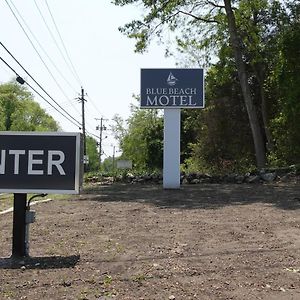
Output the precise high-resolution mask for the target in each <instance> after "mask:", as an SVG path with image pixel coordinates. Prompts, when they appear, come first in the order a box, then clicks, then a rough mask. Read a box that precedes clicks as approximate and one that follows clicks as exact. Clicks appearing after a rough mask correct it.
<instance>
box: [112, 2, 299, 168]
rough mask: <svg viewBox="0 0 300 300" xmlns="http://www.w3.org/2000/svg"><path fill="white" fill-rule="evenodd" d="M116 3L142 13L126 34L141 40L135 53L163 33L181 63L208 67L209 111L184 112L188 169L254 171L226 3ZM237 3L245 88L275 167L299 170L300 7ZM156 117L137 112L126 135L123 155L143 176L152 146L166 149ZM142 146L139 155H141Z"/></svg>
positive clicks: (184, 159) (183, 145)
mask: <svg viewBox="0 0 300 300" xmlns="http://www.w3.org/2000/svg"><path fill="white" fill-rule="evenodd" d="M114 3H115V4H116V5H120V6H124V5H127V4H137V3H138V4H139V5H141V6H142V7H143V8H144V12H145V13H144V16H143V17H141V18H140V20H134V21H133V22H131V23H129V24H126V25H125V26H123V27H122V28H121V31H122V32H123V33H125V34H126V35H127V36H128V37H130V38H133V39H135V40H136V42H137V43H136V49H135V50H136V51H138V52H143V51H145V49H146V48H147V46H148V45H149V43H150V42H151V40H152V39H153V38H158V39H159V40H161V41H162V40H163V39H164V36H165V35H164V33H168V32H169V31H172V32H173V33H172V34H171V35H169V36H171V37H174V42H175V44H176V46H177V49H176V51H177V53H179V63H178V64H181V65H184V66H188V67H195V66H197V67H198V66H204V65H206V66H207V69H208V71H207V76H206V86H205V93H206V108H205V109H204V110H201V111H198V110H188V111H183V112H182V128H181V130H182V140H181V162H182V164H183V165H182V166H183V170H193V171H196V170H198V171H199V170H203V171H213V172H221V171H226V170H227V171H229V172H232V171H244V170H247V169H252V168H253V166H254V164H255V155H254V154H255V150H254V149H255V148H254V143H253V132H252V133H251V127H250V122H251V120H250V119H251V118H248V113H249V112H248V111H247V109H246V106H245V104H244V99H243V98H244V97H243V95H242V89H241V85H240V83H239V76H238V72H237V71H238V70H237V67H236V58H235V56H234V51H233V50H234V49H233V47H232V45H231V43H230V40H229V30H228V24H227V16H226V13H225V10H224V6H223V5H224V1H221V0H216V1H208V0H200V1H196V2H195V1H189V0H188V1H187V0H176V1H160V0H158V1H148V0H115V1H114ZM231 3H232V5H234V16H235V22H236V25H237V31H238V32H237V34H238V38H239V42H240V48H241V51H242V60H243V63H245V69H246V76H247V82H248V84H249V88H250V93H251V98H252V101H253V104H254V109H255V111H256V113H257V115H258V126H259V127H260V131H261V132H262V133H263V143H264V144H265V149H263V150H264V151H265V150H266V151H268V152H267V153H268V158H269V163H270V164H271V165H274V166H281V165H286V164H295V163H299V160H300V122H299V120H300V102H299V98H300V59H299V57H300V52H299V51H300V48H299V44H300V26H299V25H300V24H299V15H300V3H299V1H291V0H289V1H285V4H283V2H282V1H276V0H274V1H271V0H238V1H231ZM170 49H172V48H171V47H169V45H168V49H167V51H166V52H167V54H168V55H172V54H173V53H172V50H170ZM214 56H215V58H214V59H213V60H214V61H215V63H214V64H212V57H214ZM151 113H152V112H151ZM151 113H149V115H147V114H148V112H139V110H133V115H132V116H131V118H130V119H129V122H128V126H129V127H128V131H126V133H124V131H123V135H122V138H121V139H120V140H121V145H122V149H123V151H124V155H127V156H128V158H132V159H133V157H134V159H133V161H134V162H135V164H136V165H138V166H139V167H140V168H142V169H143V168H146V169H147V168H149V166H150V165H149V164H148V163H147V161H151V160H149V158H150V157H152V162H154V160H153V159H154V158H155V157H154V156H153V155H151V151H149V149H151V146H152V145H151V143H150V141H152V140H153V145H155V147H154V149H156V151H152V152H157V151H158V149H159V148H160V146H159V145H161V144H160V143H161V142H159V140H160V139H161V136H159V135H158V136H157V135H155V133H154V132H152V131H151V130H149V128H151V127H150V126H149V125H148V124H149V116H150V115H151ZM142 120H143V121H142ZM145 120H148V121H145ZM159 122H161V121H159ZM159 122H158V124H159ZM160 126H161V127H162V125H159V127H160ZM154 127H155V126H154ZM156 132H159V130H157V131H156ZM150 138H151V139H150ZM137 145H138V149H139V153H135V152H136V149H137ZM145 157H146V158H147V159H143V158H145ZM153 165H154V164H152V166H153ZM155 165H156V164H155Z"/></svg>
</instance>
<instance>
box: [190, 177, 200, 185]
mask: <svg viewBox="0 0 300 300" xmlns="http://www.w3.org/2000/svg"><path fill="white" fill-rule="evenodd" d="M199 183H200V179H197V178H196V179H192V180H191V181H190V184H199Z"/></svg>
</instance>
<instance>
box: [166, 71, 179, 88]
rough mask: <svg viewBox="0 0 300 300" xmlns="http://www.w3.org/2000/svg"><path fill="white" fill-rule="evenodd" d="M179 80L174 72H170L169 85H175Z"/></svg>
mask: <svg viewBox="0 0 300 300" xmlns="http://www.w3.org/2000/svg"><path fill="white" fill-rule="evenodd" d="M177 80H178V79H177V78H176V77H175V76H174V75H173V74H172V72H170V74H169V76H168V79H167V83H168V85H170V86H174V85H175V84H176V82H177Z"/></svg>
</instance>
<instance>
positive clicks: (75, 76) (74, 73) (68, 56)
mask: <svg viewBox="0 0 300 300" xmlns="http://www.w3.org/2000/svg"><path fill="white" fill-rule="evenodd" d="M45 2H46V6H47V9H48V11H49V14H50V16H51V19H52V22H53V24H54V27H55V29H56V32H57V34H58V36H59V39H60V41H61V44H62V46H63V48H64V51H65V53H66V56H67V58H68V60H69V63H70V65H71V68H72V70H73V72H72V73H73V76H74V78H75V79H76V80H77V81H78V83H79V84H80V85H81V86H82V83H81V80H80V77H79V75H78V73H77V71H76V69H75V67H74V64H73V63H72V60H71V58H70V55H69V52H68V50H67V47H66V45H65V43H64V41H63V38H62V36H61V34H60V31H59V29H58V26H57V24H56V21H55V19H54V16H53V14H52V11H51V9H50V6H49V4H48V1H47V0H46V1H45Z"/></svg>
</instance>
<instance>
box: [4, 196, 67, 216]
mask: <svg viewBox="0 0 300 300" xmlns="http://www.w3.org/2000/svg"><path fill="white" fill-rule="evenodd" d="M33 195H34V194H28V196H27V199H28V200H29V199H30V197H32V196H33ZM71 196H72V195H65V194H64V195H60V194H59V195H58V194H53V195H52V194H51V195H47V196H45V197H37V198H35V199H33V201H34V202H35V201H42V200H45V199H53V200H64V199H69V198H70V197H71ZM13 205H14V195H13V194H0V212H1V211H4V210H6V209H8V208H10V207H12V206H13Z"/></svg>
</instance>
